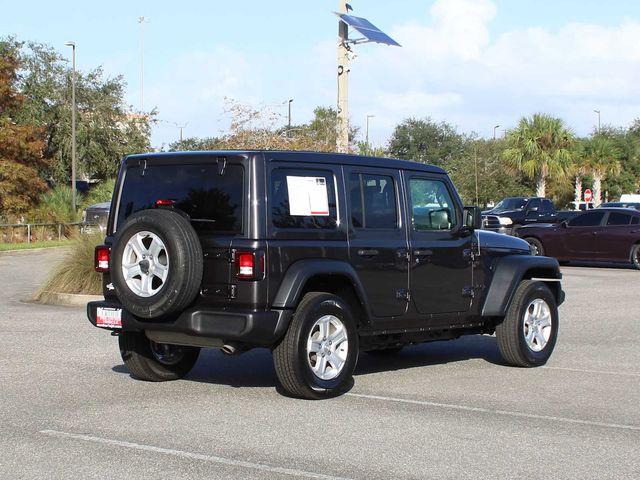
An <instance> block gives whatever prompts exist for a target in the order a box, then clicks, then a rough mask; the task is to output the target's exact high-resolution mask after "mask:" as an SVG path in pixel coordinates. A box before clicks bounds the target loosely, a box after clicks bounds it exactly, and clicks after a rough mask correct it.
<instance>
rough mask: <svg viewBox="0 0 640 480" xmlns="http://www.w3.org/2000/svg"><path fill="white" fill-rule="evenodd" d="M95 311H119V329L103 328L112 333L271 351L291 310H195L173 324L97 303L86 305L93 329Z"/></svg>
mask: <svg viewBox="0 0 640 480" xmlns="http://www.w3.org/2000/svg"><path fill="white" fill-rule="evenodd" d="M98 307H103V308H119V309H122V328H105V327H98V328H103V329H105V330H112V331H116V332H119V331H125V332H141V331H145V332H147V335H148V336H150V332H152V334H153V335H154V336H155V337H156V338H165V339H167V340H166V341H167V343H169V341H170V340H169V339H171V338H175V339H176V340H175V342H176V343H181V344H193V345H201V346H202V345H210V346H218V344H219V345H220V346H221V345H222V344H224V343H231V342H235V343H239V344H243V345H248V346H256V347H258V346H259V347H270V346H273V345H275V344H276V343H277V342H278V341H279V340H280V338H282V336H283V335H284V332H285V331H286V329H287V327H288V325H289V320H290V318H291V313H292V312H291V310H270V311H259V312H252V311H246V312H245V311H242V312H230V311H224V310H208V309H202V308H195V309H189V310H185V311H184V312H183V313H182V314H180V316H179V317H178V318H176V319H173V320H168V321H157V320H153V319H152V320H145V319H141V318H139V317H136V316H134V315H132V314H131V313H129V312H128V311H127V310H125V309H124V307H123V306H122V305H121V304H119V303H117V302H112V301H106V300H103V301H96V302H89V303H88V304H87V317H88V318H89V321H90V322H91V323H92V324H93V326H97V325H96V311H97V309H98Z"/></svg>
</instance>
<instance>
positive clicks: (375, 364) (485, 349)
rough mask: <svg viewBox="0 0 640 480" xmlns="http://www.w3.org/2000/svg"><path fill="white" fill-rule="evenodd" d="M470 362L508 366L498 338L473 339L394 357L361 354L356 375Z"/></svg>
mask: <svg viewBox="0 0 640 480" xmlns="http://www.w3.org/2000/svg"><path fill="white" fill-rule="evenodd" d="M471 359H482V360H484V361H486V362H488V363H492V364H494V365H501V366H505V365H507V364H506V363H505V361H504V360H503V359H502V356H501V355H500V352H499V350H498V344H497V343H496V339H495V337H490V336H488V335H471V336H467V337H462V338H459V339H457V340H450V341H439V342H429V343H421V344H417V345H410V346H407V347H405V348H403V349H402V350H401V351H400V352H398V353H393V354H373V355H369V354H367V353H366V352H361V353H360V358H359V360H358V366H357V367H356V371H355V375H356V376H357V375H367V374H370V373H379V372H385V371H391V370H404V369H409V368H415V367H428V366H430V365H444V364H447V363H454V362H463V361H465V360H471Z"/></svg>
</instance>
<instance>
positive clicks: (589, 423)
mask: <svg viewBox="0 0 640 480" xmlns="http://www.w3.org/2000/svg"><path fill="white" fill-rule="evenodd" d="M345 395H348V396H350V397H356V398H365V399H368V400H379V401H383V402H395V403H406V404H410V405H420V406H423V407H436V408H446V409H450V410H463V411H466V412H478V413H489V414H493V415H504V416H508V417H519V418H529V419H534V420H550V421H553V422H562V423H572V424H578V425H587V426H590V427H603V428H614V429H619V430H634V431H640V426H635V425H620V424H617V423H604V422H592V421H590V420H579V419H575V418H566V417H554V416H552V415H536V414H533V413H522V412H509V411H506V410H491V409H489V408H481V407H468V406H465V405H454V404H448V403H437V402H427V401H423V400H409V399H406V398H395V397H382V396H379V395H364V394H360V393H347V394H345Z"/></svg>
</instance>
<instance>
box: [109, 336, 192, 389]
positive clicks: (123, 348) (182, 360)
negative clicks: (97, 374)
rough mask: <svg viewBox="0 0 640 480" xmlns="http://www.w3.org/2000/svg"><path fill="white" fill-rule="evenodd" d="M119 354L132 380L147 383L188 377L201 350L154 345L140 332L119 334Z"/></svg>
mask: <svg viewBox="0 0 640 480" xmlns="http://www.w3.org/2000/svg"><path fill="white" fill-rule="evenodd" d="M118 343H119V345H120V355H121V356H122V360H123V361H124V364H125V365H126V367H127V368H128V369H129V372H131V375H133V376H134V377H135V378H137V379H139V380H145V381H147V382H165V381H168V380H178V379H180V378H182V377H184V376H185V375H186V374H188V373H189V372H190V371H191V369H192V368H193V366H194V365H195V363H196V361H197V360H198V355H199V354H200V347H183V346H180V345H167V344H160V343H154V342H152V341H151V340H149V339H148V338H147V337H146V336H145V334H144V333H142V332H122V333H121V334H120V335H119V337H118Z"/></svg>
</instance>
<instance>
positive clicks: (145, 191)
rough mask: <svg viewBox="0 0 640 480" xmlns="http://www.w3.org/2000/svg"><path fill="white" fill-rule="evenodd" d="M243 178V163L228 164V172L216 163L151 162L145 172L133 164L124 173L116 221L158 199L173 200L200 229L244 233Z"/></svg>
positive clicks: (122, 220) (120, 221)
mask: <svg viewBox="0 0 640 480" xmlns="http://www.w3.org/2000/svg"><path fill="white" fill-rule="evenodd" d="M243 179H244V169H243V168H242V166H241V165H227V166H226V168H225V170H224V175H220V174H219V172H218V166H217V164H215V163H213V164H197V165H184V164H181V165H148V166H147V168H146V169H145V170H144V174H143V170H142V169H141V168H140V167H138V166H137V165H136V166H131V167H129V168H128V169H127V171H126V174H125V177H124V185H123V189H122V195H121V197H120V207H119V209H118V219H117V224H116V225H121V224H122V222H124V221H125V220H126V218H127V217H129V215H131V214H132V213H135V212H137V211H139V210H145V209H151V208H155V205H156V201H157V200H173V202H174V206H175V208H177V209H180V210H182V211H184V212H185V213H187V214H188V215H189V216H190V217H191V223H192V224H193V226H194V228H195V229H196V230H198V231H204V232H215V233H241V232H242V197H243V195H242V192H243V184H244V180H243Z"/></svg>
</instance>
